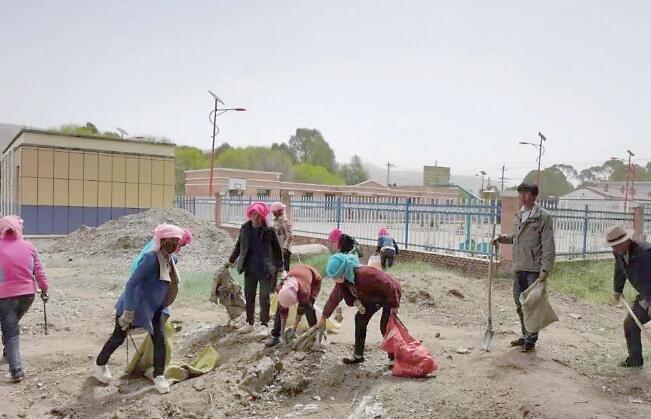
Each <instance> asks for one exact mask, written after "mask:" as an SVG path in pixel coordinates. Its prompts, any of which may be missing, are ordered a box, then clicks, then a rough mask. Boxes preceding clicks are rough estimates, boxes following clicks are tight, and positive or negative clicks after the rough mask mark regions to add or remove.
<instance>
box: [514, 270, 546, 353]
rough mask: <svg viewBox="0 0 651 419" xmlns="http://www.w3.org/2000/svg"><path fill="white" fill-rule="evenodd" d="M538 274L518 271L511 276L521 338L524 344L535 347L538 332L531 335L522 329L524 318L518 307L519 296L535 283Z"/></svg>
mask: <svg viewBox="0 0 651 419" xmlns="http://www.w3.org/2000/svg"><path fill="white" fill-rule="evenodd" d="M539 275H540V273H539V272H526V271H518V272H515V273H514V274H513V298H514V299H515V306H516V309H517V312H518V317H519V318H520V327H521V328H522V337H523V338H524V342H525V343H530V344H533V345H535V344H536V341H537V340H538V332H535V333H532V332H527V328H526V327H524V316H523V314H522V306H521V305H520V294H522V291H524V290H526V289H527V288H529V287H530V286H531V284H533V283H534V282H536V279H538V276H539Z"/></svg>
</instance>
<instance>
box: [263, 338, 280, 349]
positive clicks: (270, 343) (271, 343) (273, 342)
mask: <svg viewBox="0 0 651 419" xmlns="http://www.w3.org/2000/svg"><path fill="white" fill-rule="evenodd" d="M279 343H280V336H271V338H270V339H269V340H268V341H267V342H266V343H265V344H264V346H266V347H267V348H273V347H274V346H276V345H278V344H279Z"/></svg>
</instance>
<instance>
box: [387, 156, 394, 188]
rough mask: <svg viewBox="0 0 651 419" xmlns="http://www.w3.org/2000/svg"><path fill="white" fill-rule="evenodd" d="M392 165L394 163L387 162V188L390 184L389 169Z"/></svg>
mask: <svg viewBox="0 0 651 419" xmlns="http://www.w3.org/2000/svg"><path fill="white" fill-rule="evenodd" d="M393 166H395V165H393V164H391V163H389V162H387V188H388V187H389V186H390V184H389V171H390V170H391V168H392V167H393Z"/></svg>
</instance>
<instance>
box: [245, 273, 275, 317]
mask: <svg viewBox="0 0 651 419" xmlns="http://www.w3.org/2000/svg"><path fill="white" fill-rule="evenodd" d="M273 282H274V281H273V280H272V277H271V276H270V275H269V274H266V273H249V272H245V273H244V297H245V299H246V322H247V323H248V324H250V325H253V324H254V323H255V294H256V293H257V291H258V285H260V297H259V298H260V323H262V324H263V325H264V326H266V325H268V324H269V309H270V308H271V303H270V297H269V296H270V295H271V290H272V288H273V285H274V284H273Z"/></svg>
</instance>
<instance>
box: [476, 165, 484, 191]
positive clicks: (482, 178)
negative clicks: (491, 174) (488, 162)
mask: <svg viewBox="0 0 651 419" xmlns="http://www.w3.org/2000/svg"><path fill="white" fill-rule="evenodd" d="M480 175H481V189H479V195H481V194H482V192H484V176H486V172H485V171H483V170H482V171H481V172H479V174H477V175H475V176H480Z"/></svg>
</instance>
